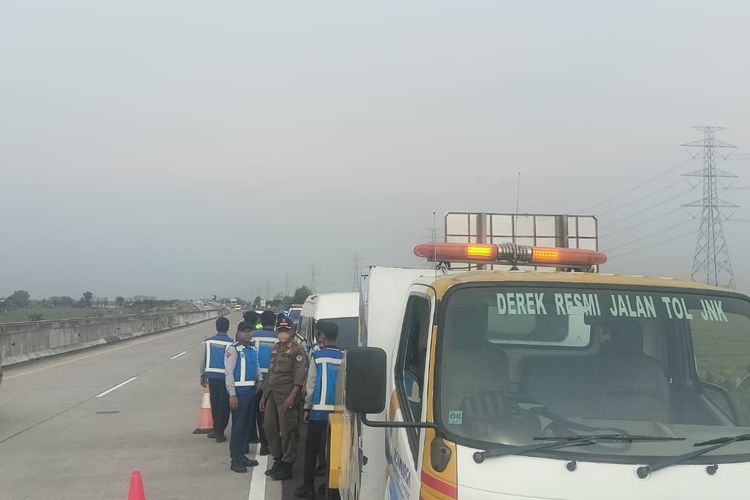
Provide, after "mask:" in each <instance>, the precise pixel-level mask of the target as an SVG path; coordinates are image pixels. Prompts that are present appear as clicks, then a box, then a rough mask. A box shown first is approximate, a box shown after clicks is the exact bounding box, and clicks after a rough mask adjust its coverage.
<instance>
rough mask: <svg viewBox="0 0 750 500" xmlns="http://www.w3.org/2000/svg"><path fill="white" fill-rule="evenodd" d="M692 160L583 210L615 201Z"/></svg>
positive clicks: (686, 161) (688, 160)
mask: <svg viewBox="0 0 750 500" xmlns="http://www.w3.org/2000/svg"><path fill="white" fill-rule="evenodd" d="M692 160H693V158H688V159H687V160H685V161H682V162H680V163H678V164H677V165H674V166H673V167H669V168H668V169H667V170H664V171H663V172H661V173H658V174H656V175H654V176H653V177H650V178H648V179H646V180H645V181H643V182H641V183H639V184H637V185H635V186H633V187H632V188H629V189H626V190H625V191H622V192H621V193H619V194H616V195H614V196H612V197H610V198H607V199H606V200H604V201H600V202H599V203H597V204H595V205H591V206H590V207H588V208H585V209H583V211H584V212H590V211H591V210H593V209H595V208H598V207H600V206H602V205H606V204H607V203H609V202H611V201H614V200H617V199H619V198H622V197H623V196H625V195H626V194H630V193H632V192H633V191H636V190H638V189H640V188H642V187H643V186H646V185H648V184H651V183H652V182H653V181H655V180H656V179H659V178H661V177H664V176H665V175H667V174H669V173H671V172H674V171H675V170H677V169H678V168H681V167H682V166H684V165H685V164H687V163H689V162H690V161H692Z"/></svg>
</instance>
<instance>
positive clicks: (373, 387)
mask: <svg viewBox="0 0 750 500" xmlns="http://www.w3.org/2000/svg"><path fill="white" fill-rule="evenodd" d="M386 365H387V358H386V354H385V351H384V350H383V349H380V348H379V347H356V348H352V349H347V351H346V364H345V366H346V372H345V377H346V378H345V380H346V384H345V386H344V394H345V396H344V405H345V406H346V409H347V410H349V411H350V412H352V413H358V414H363V415H364V414H367V413H380V412H382V411H383V410H385V391H386V370H387V368H386Z"/></svg>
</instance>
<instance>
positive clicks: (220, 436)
mask: <svg viewBox="0 0 750 500" xmlns="http://www.w3.org/2000/svg"><path fill="white" fill-rule="evenodd" d="M226 440H227V437H226V436H225V435H224V434H217V435H216V442H217V443H223V442H224V441H226Z"/></svg>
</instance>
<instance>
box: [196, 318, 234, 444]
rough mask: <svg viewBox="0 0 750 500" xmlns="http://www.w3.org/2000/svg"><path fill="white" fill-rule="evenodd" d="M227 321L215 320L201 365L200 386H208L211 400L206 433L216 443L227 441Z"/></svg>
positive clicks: (230, 339) (230, 343)
mask: <svg viewBox="0 0 750 500" xmlns="http://www.w3.org/2000/svg"><path fill="white" fill-rule="evenodd" d="M228 331H229V320H228V319H227V318H225V317H223V316H222V317H220V318H218V319H217V320H216V335H214V336H213V337H209V338H207V339H206V341H205V350H204V351H203V362H202V363H201V385H202V386H203V387H206V386H208V391H209V393H210V398H211V418H212V419H213V421H214V428H213V430H212V431H211V432H209V433H208V437H209V438H215V439H216V442H217V443H222V442H224V441H226V440H227V438H226V437H225V436H224V431H225V430H226V428H227V425H228V424H229V393H227V388H226V387H225V385H224V352H225V350H226V348H227V346H230V345H232V343H233V342H234V340H232V337H230V336H229V335H227V332H228Z"/></svg>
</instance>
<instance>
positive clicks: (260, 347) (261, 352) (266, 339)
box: [252, 328, 279, 380]
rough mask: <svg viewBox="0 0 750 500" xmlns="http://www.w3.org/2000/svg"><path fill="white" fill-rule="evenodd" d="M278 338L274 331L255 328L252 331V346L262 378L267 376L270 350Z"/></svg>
mask: <svg viewBox="0 0 750 500" xmlns="http://www.w3.org/2000/svg"><path fill="white" fill-rule="evenodd" d="M278 341H279V339H278V338H277V337H276V332H274V331H272V330H266V329H265V328H264V329H262V330H255V331H254V332H253V340H252V342H253V347H255V351H256V352H257V353H258V366H260V373H261V375H263V380H265V379H266V377H268V369H269V368H270V366H271V351H273V346H274V345H276V343H277V342H278Z"/></svg>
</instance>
